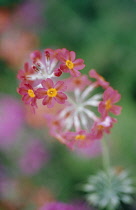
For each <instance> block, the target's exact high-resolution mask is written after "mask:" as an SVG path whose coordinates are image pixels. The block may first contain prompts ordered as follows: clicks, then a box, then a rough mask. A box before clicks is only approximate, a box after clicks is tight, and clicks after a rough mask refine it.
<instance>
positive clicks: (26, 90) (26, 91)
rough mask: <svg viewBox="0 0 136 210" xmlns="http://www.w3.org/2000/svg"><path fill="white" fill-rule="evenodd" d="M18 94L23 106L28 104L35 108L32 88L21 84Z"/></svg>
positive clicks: (34, 95)
mask: <svg viewBox="0 0 136 210" xmlns="http://www.w3.org/2000/svg"><path fill="white" fill-rule="evenodd" d="M18 93H19V94H21V95H22V96H23V97H22V101H24V102H25V104H30V105H31V106H32V107H37V104H36V100H37V97H36V94H35V91H34V89H33V87H32V86H31V85H30V84H23V85H22V86H21V87H20V88H19V89H18Z"/></svg>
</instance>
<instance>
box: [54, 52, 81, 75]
mask: <svg viewBox="0 0 136 210" xmlns="http://www.w3.org/2000/svg"><path fill="white" fill-rule="evenodd" d="M57 57H58V59H59V60H60V61H61V62H62V64H61V65H60V69H61V70H62V71H63V72H69V73H70V74H71V76H74V77H78V76H80V72H79V71H78V70H81V69H83V68H84V67H85V64H84V60H83V59H76V60H75V58H76V53H75V52H74V51H68V50H66V49H62V50H61V51H60V52H59V53H58V56H57Z"/></svg>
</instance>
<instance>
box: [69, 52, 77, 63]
mask: <svg viewBox="0 0 136 210" xmlns="http://www.w3.org/2000/svg"><path fill="white" fill-rule="evenodd" d="M75 58H76V53H75V52H74V51H70V53H69V60H70V61H74V60H75Z"/></svg>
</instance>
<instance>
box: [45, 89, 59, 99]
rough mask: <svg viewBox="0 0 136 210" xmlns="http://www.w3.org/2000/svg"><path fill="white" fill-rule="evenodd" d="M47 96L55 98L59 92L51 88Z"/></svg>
mask: <svg viewBox="0 0 136 210" xmlns="http://www.w3.org/2000/svg"><path fill="white" fill-rule="evenodd" d="M47 95H48V96H49V97H55V96H56V95H57V90H56V89H55V88H50V89H48V90H47Z"/></svg>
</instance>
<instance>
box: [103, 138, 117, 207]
mask: <svg viewBox="0 0 136 210" xmlns="http://www.w3.org/2000/svg"><path fill="white" fill-rule="evenodd" d="M101 142H102V162H103V167H104V169H105V171H106V172H107V174H108V175H109V180H108V181H109V184H110V183H111V177H110V155H109V149H108V145H107V141H106V139H102V141H101ZM107 210H114V208H113V207H112V206H111V205H109V206H108V207H107Z"/></svg>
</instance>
